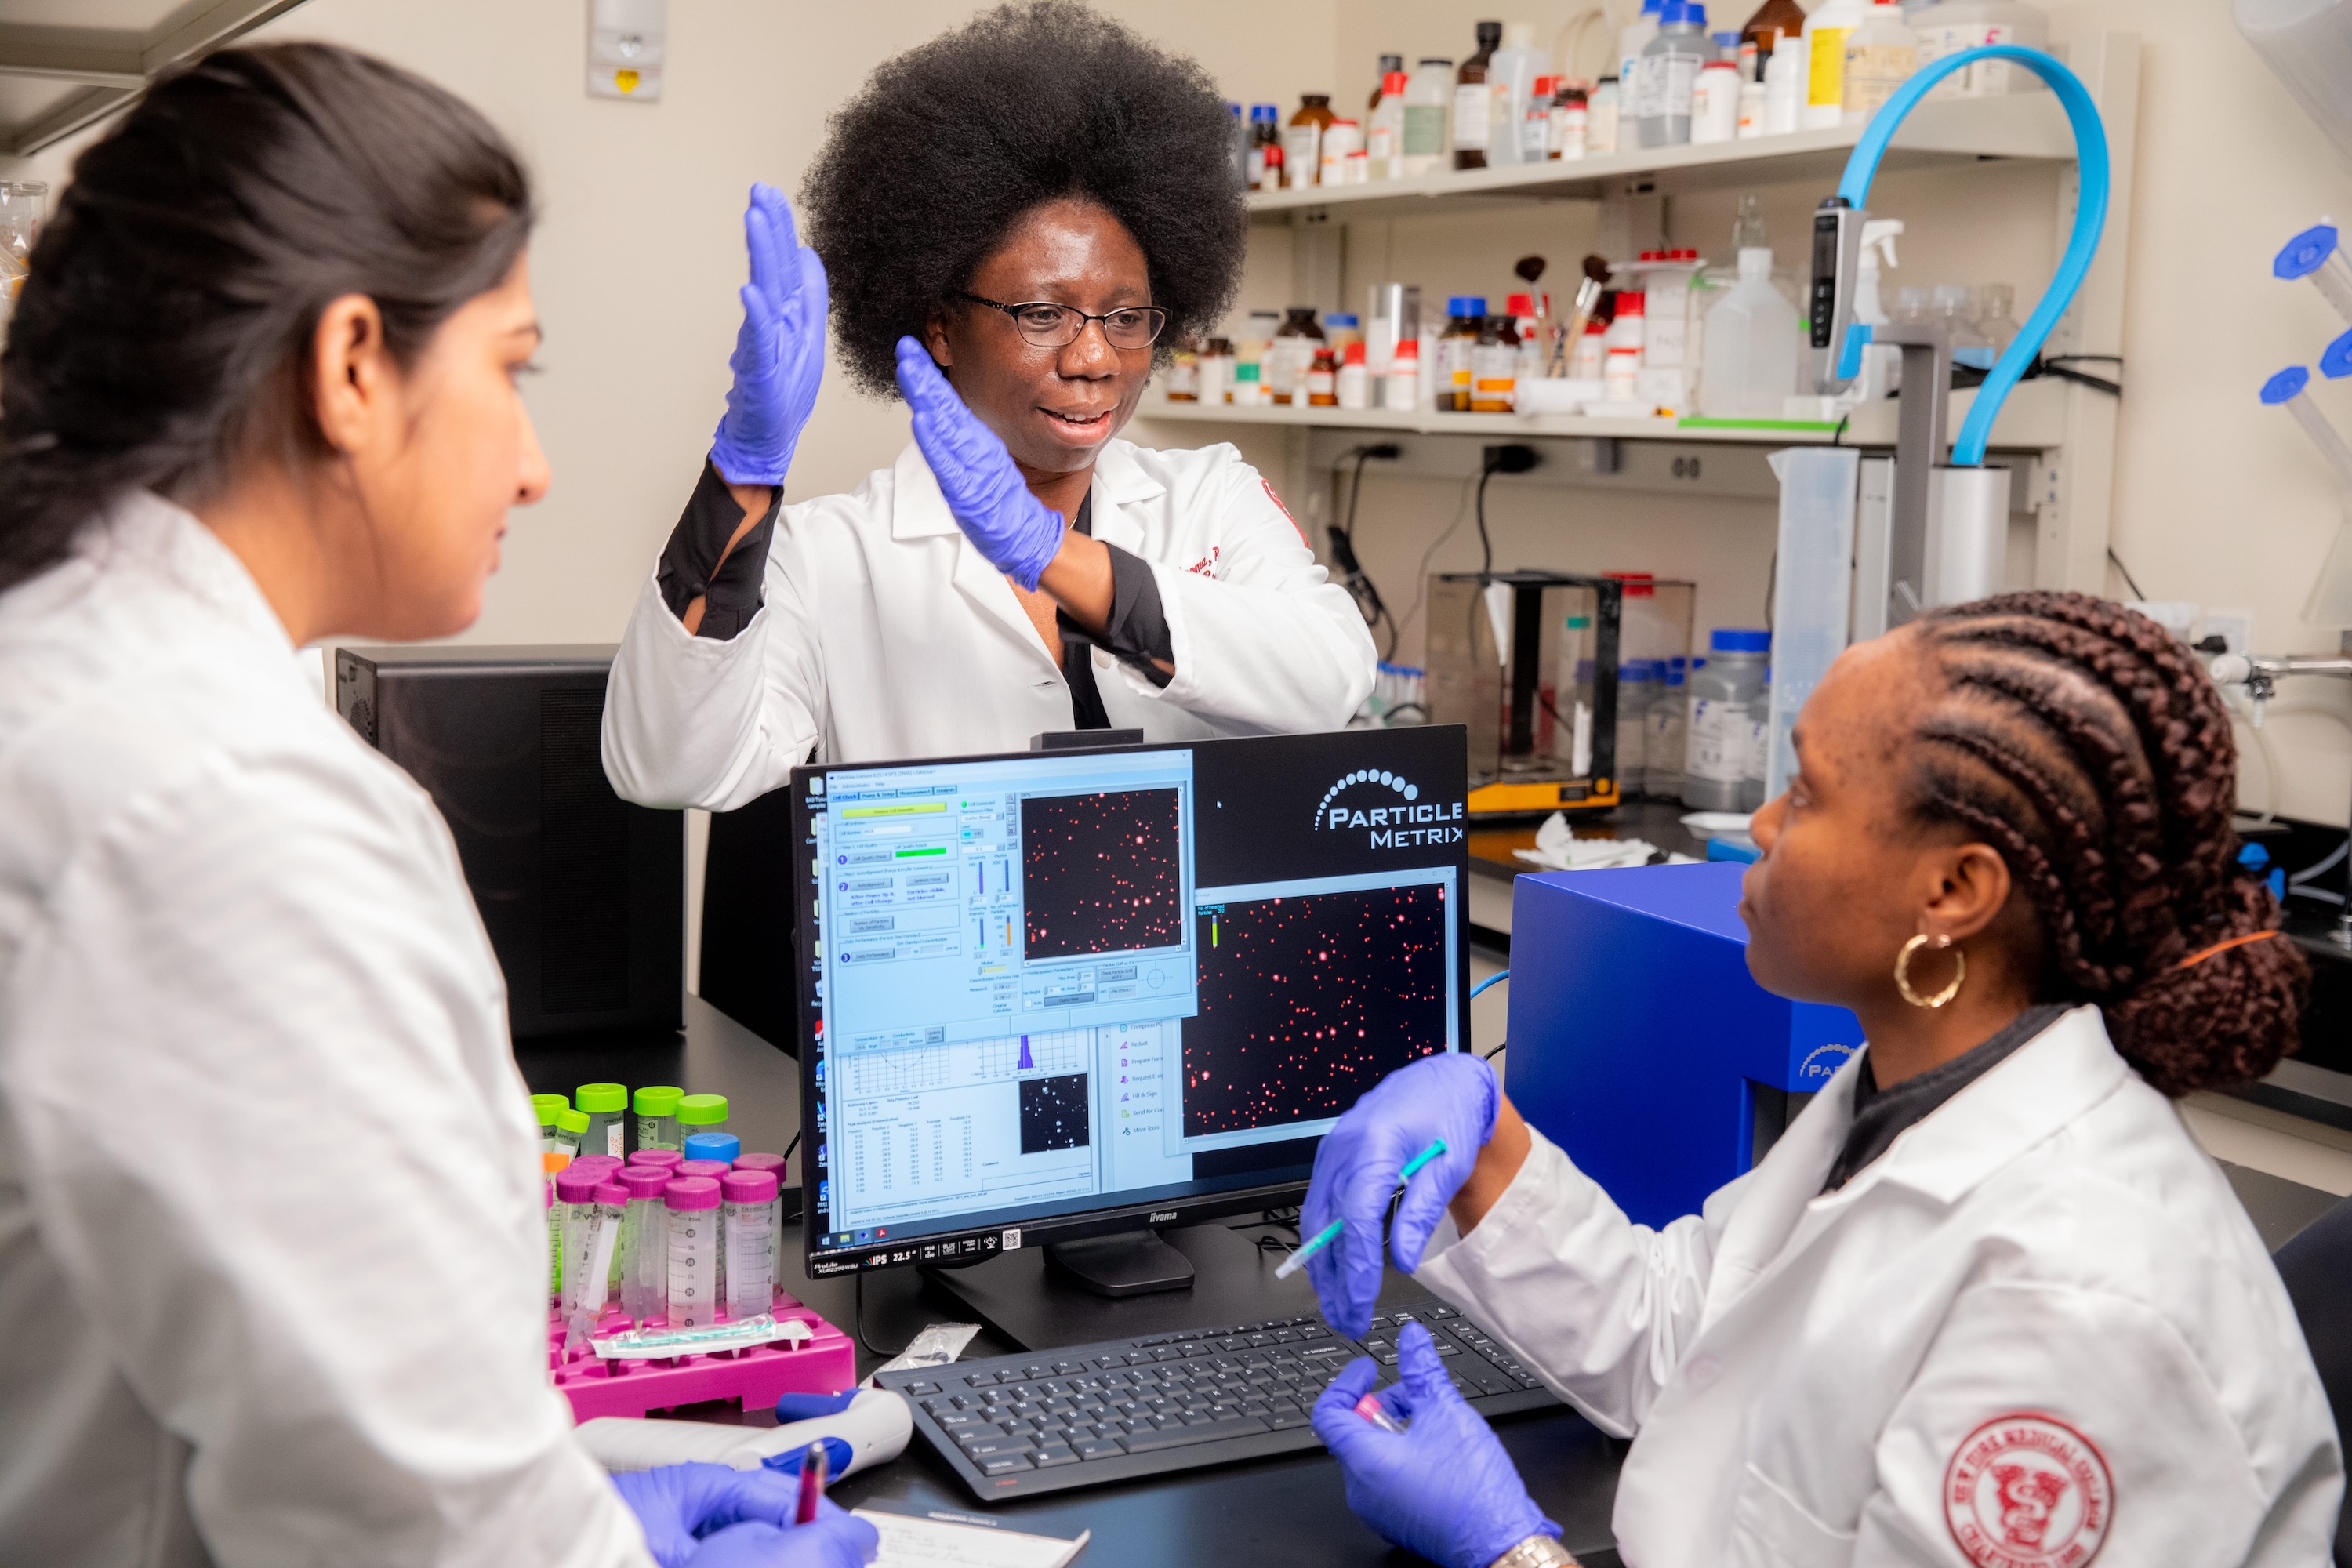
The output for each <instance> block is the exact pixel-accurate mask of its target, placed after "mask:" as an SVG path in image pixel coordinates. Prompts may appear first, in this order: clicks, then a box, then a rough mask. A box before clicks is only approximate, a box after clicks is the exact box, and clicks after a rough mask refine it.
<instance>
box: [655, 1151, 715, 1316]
mask: <svg viewBox="0 0 2352 1568" xmlns="http://www.w3.org/2000/svg"><path fill="white" fill-rule="evenodd" d="M662 1204H663V1206H664V1207H666V1208H667V1210H668V1211H669V1321H670V1323H671V1326H673V1327H675V1328H681V1329H698V1328H701V1327H703V1326H704V1325H706V1324H708V1323H709V1322H711V1321H714V1320H715V1319H717V1317H718V1316H719V1184H718V1183H717V1182H714V1181H712V1180H711V1179H710V1178H709V1177H708V1176H680V1177H678V1178H677V1180H676V1181H674V1182H672V1183H670V1184H669V1185H668V1186H667V1187H666V1188H664V1189H663V1192H662Z"/></svg>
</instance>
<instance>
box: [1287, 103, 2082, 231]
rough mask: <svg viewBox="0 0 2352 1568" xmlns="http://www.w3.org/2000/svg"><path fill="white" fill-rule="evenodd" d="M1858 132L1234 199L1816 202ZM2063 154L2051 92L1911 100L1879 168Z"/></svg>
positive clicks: (1362, 203)
mask: <svg viewBox="0 0 2352 1568" xmlns="http://www.w3.org/2000/svg"><path fill="white" fill-rule="evenodd" d="M1863 129H1864V127H1863V126H1862V125H1860V124H1854V125H1840V126H1837V127H1836V128H1834V129H1832V130H1826V131H1797V132H1790V133H1788V134H1786V135H1780V136H1759V137H1757V138H1755V139H1754V140H1753V141H1748V142H1710V143H1708V144H1706V145H1704V146H1685V147H1650V148H1635V149H1633V150H1632V151H1630V152H1622V153H1611V154H1609V155H1608V156H1606V157H1600V158H1583V159H1579V160H1576V161H1574V162H1559V163H1528V164H1515V165H1510V166H1506V167H1502V168H1494V169H1468V170H1463V171H1460V172H1453V171H1448V172H1445V173H1441V174H1424V175H1422V176H1420V177H1419V178H1416V179H1410V180H1374V181H1371V182H1369V183H1367V184H1360V185H1310V186H1308V187H1307V188H1306V189H1304V190H1296V191H1264V192H1256V193H1253V194H1252V195H1249V196H1247V197H1246V198H1244V199H1245V200H1246V201H1247V203H1248V205H1249V211H1250V218H1251V221H1252V222H1254V223H1258V224H1275V225H1286V224H1323V223H1362V222H1368V221H1374V220H1379V219H1385V218H1399V217H1418V216H1430V215H1432V214H1444V215H1448V216H1452V215H1455V214H1459V213H1462V212H1465V211H1476V210H1481V209H1488V210H1492V209H1498V208H1508V207H1513V206H1523V205H1526V204H1528V203H1529V202H1544V201H1599V200H1601V198H1602V197H1604V196H1622V195H1677V194H1680V193H1684V192H1689V191H1703V190H1715V189H1722V188H1725V187H1728V186H1749V185H1755V184H1759V183H1760V184H1796V183H1804V182H1811V183H1814V184H1820V185H1821V187H1822V191H1823V192H1824V194H1826V193H1827V192H1828V191H1829V190H1830V189H1832V187H1833V186H1835V184H1837V180H1838V176H1839V175H1840V174H1842V173H1843V171H1844V169H1845V163H1846V158H1847V155H1848V154H1849V153H1852V152H1853V145H1854V143H1855V142H1858V141H1860V140H1861V138H1862V132H1863ZM1987 160H2003V161H2010V162H2029V163H2072V162H2073V161H2074V136H2073V133H2072V132H2070V131H2069V129H2068V127H2067V123H2066V115H2065V111H2064V110H2062V109H2061V108H2060V107H2059V105H2058V100H2057V97H2056V95H2055V94H2053V93H2048V92H2030V93H2017V94H2012V95H2011V96H2009V97H2005V98H1979V99H1962V100H1956V101H1952V102H1929V103H1923V104H1921V105H1920V106H1919V107H1918V109H1917V110H1914V111H1913V113H1912V115H1911V117H1910V118H1909V119H1907V120H1906V121H1904V122H1903V128H1902V130H1901V131H1899V132H1896V134H1895V144H1894V146H1893V147H1892V148H1890V149H1889V150H1888V152H1887V154H1886V157H1885V160H1884V161H1883V162H1882V163H1881V164H1880V167H1881V168H1882V169H1883V170H1887V171H1899V170H1906V169H1923V168H1936V167H1942V166H1948V165H1951V164H1959V163H1981V162H1984V161H1987Z"/></svg>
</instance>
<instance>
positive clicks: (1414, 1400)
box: [1315, 1323, 1559, 1568]
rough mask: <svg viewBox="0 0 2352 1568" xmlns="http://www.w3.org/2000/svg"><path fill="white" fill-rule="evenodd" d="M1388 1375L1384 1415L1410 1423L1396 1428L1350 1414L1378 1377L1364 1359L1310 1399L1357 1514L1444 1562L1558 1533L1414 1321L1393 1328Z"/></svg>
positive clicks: (1475, 1567)
mask: <svg viewBox="0 0 2352 1568" xmlns="http://www.w3.org/2000/svg"><path fill="white" fill-rule="evenodd" d="M1397 1373H1398V1375H1399V1376H1400V1377H1401V1378H1402V1380H1403V1381H1402V1382H1401V1383H1399V1384H1396V1385H1395V1386H1394V1387H1392V1388H1389V1389H1385V1390H1383V1391H1382V1392H1381V1396H1380V1400H1381V1407H1382V1408H1383V1409H1385V1410H1386V1411H1387V1412H1388V1413H1389V1415H1391V1417H1393V1418H1395V1419H1397V1420H1400V1421H1409V1422H1410V1423H1411V1425H1410V1426H1407V1427H1406V1428H1405V1430H1404V1431H1403V1432H1402V1434H1399V1433H1395V1432H1383V1431H1381V1429H1380V1428H1379V1427H1377V1426H1373V1425H1372V1424H1371V1423H1370V1422H1369V1421H1367V1420H1365V1419H1364V1418H1363V1417H1362V1416H1360V1415H1357V1414H1356V1402H1357V1401H1358V1400H1360V1399H1361V1398H1363V1396H1364V1394H1366V1393H1367V1392H1368V1391H1370V1388H1371V1386H1372V1384H1373V1383H1374V1382H1375V1381H1377V1379H1378V1377H1379V1375H1380V1368H1379V1366H1377V1365H1376V1364H1374V1363H1373V1362H1372V1361H1371V1359H1370V1357H1368V1356H1367V1357H1359V1358H1358V1359H1357V1360H1355V1361H1353V1362H1351V1363H1349V1366H1348V1369H1347V1370H1346V1371H1345V1372H1343V1373H1340V1374H1339V1376H1338V1377H1336V1378H1334V1379H1332V1380H1331V1385H1330V1386H1329V1387H1328V1388H1326V1389H1325V1390H1324V1391H1323V1396H1322V1397H1321V1398H1319V1399H1318V1400H1317V1401H1316V1402H1315V1435H1316V1436H1318V1437H1320V1438H1322V1439H1323V1446H1324V1447H1327V1448H1328V1449H1330V1450H1331V1457H1332V1458H1335V1459H1337V1460H1339V1471H1340V1474H1342V1475H1343V1476H1345V1477H1346V1478H1347V1481H1348V1506H1349V1508H1350V1509H1352V1510H1355V1514H1356V1517H1357V1518H1358V1519H1360V1520H1362V1521H1364V1522H1365V1523H1366V1524H1369V1525H1370V1526H1371V1527H1372V1528H1373V1529H1374V1530H1375V1531H1379V1532H1380V1535H1381V1539H1382V1540H1384V1541H1386V1542H1390V1543H1391V1545H1395V1546H1402V1547H1403V1548H1404V1549H1405V1550H1406V1551H1408V1552H1419V1553H1421V1554H1422V1555H1423V1557H1426V1558H1428V1559H1429V1560H1430V1561H1431V1562H1433V1563H1442V1564H1444V1568H1486V1565H1487V1564H1488V1563H1492V1562H1494V1561H1495V1559H1496V1558H1497V1557H1500V1556H1501V1555H1502V1554H1503V1553H1504V1552H1508V1551H1509V1550H1510V1549H1511V1548H1512V1547H1514V1546H1517V1544H1518V1543H1519V1542H1522V1541H1525V1540H1526V1539H1527V1538H1528V1536H1530V1535H1558V1534H1559V1525H1557V1524H1554V1523H1553V1522H1552V1521H1550V1520H1549V1519H1546V1518H1545V1517H1544V1513H1543V1510H1541V1509H1539V1508H1538V1507H1537V1506H1536V1505H1535V1500H1534V1499H1532V1498H1530V1497H1528V1489H1527V1484H1526V1483H1525V1482H1524V1481H1522V1480H1520V1479H1519V1473H1518V1471H1517V1469H1516V1468H1513V1467H1512V1464H1511V1457H1510V1456H1509V1455H1508V1454H1506V1453H1505V1452H1503V1445H1502V1443H1501V1441H1500V1440H1499V1439H1497V1438H1496V1436H1495V1431H1494V1428H1493V1427H1491V1426H1487V1425H1486V1422H1485V1420H1483V1419H1482V1418H1481V1417H1480V1416H1479V1415H1478V1413H1477V1412H1476V1411H1475V1410H1473V1409H1471V1408H1470V1406H1469V1405H1465V1404H1464V1403H1463V1401H1462V1396H1461V1395H1460V1394H1456V1393H1455V1392H1454V1384H1453V1383H1452V1382H1451V1381H1450V1380H1449V1379H1448V1378H1447V1377H1446V1375H1445V1363H1444V1362H1443V1361H1440V1360H1439V1359H1438V1355H1437V1347H1436V1346H1435V1345H1433V1344H1432V1343H1431V1342H1430V1338H1429V1331H1428V1330H1427V1329H1426V1328H1424V1327H1423V1326H1422V1325H1421V1324H1419V1323H1407V1324H1406V1325H1405V1326H1404V1330H1403V1331H1402V1332H1401V1333H1400V1334H1398V1335H1397Z"/></svg>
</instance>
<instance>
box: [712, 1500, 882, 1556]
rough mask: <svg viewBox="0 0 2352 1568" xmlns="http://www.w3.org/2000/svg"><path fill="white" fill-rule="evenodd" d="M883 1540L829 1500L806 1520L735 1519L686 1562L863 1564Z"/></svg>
mask: <svg viewBox="0 0 2352 1568" xmlns="http://www.w3.org/2000/svg"><path fill="white" fill-rule="evenodd" d="M881 1544H882V1538H881V1537H880V1536H879V1535H877V1533H875V1530H874V1527H873V1526H872V1525H870V1524H868V1523H866V1521H864V1520H862V1519H860V1518H858V1517H857V1516H856V1514H852V1513H844V1512H843V1511H842V1510H839V1509H837V1508H835V1507H834V1506H833V1505H832V1504H831V1503H825V1504H824V1505H823V1506H822V1507H821V1508H820V1509H819V1510H818V1512H817V1516H816V1517H815V1518H814V1519H813V1520H811V1521H808V1522H807V1523H806V1524H795V1525H790V1526H786V1527H783V1528H779V1527H777V1526H775V1525H772V1524H768V1523H764V1522H762V1521H757V1520H753V1521H748V1522H746V1523H743V1524H730V1525H729V1526H728V1527H727V1528H726V1529H724V1530H722V1531H718V1532H717V1533H715V1534H713V1535H710V1536H709V1537H707V1538H706V1539H705V1540H704V1541H703V1542H702V1543H701V1544H700V1545H699V1546H698V1547H696V1548H695V1551H694V1555H693V1556H691V1557H689V1558H688V1559H687V1560H686V1561H687V1568H862V1565H863V1564H865V1563H871V1562H873V1561H874V1554H875V1552H877V1551H878V1550H879V1549H880V1547H881Z"/></svg>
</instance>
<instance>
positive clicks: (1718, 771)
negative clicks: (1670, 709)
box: [1683, 626, 1772, 811]
mask: <svg viewBox="0 0 2352 1568" xmlns="http://www.w3.org/2000/svg"><path fill="white" fill-rule="evenodd" d="M1771 647H1772V634H1771V633H1769V632H1761V631H1744V630H1738V629H1734V628H1729V627H1721V626H1719V627H1717V629H1716V630H1715V631H1714V632H1713V633H1712V634H1710V635H1709V637H1708V638H1707V656H1706V663H1705V664H1703V665H1701V666H1700V667H1698V668H1696V669H1695V670H1693V671H1692V672H1691V674H1690V678H1689V680H1688V682H1687V683H1686V685H1687V689H1688V691H1689V693H1690V727H1689V754H1688V759H1687V761H1686V762H1685V766H1684V781H1683V804H1684V805H1688V806H1690V807H1692V808H1693V809H1694V810H1697V811H1738V810H1739V809H1740V805H1739V800H1740V784H1741V782H1742V781H1743V780H1745V779H1746V778H1747V776H1748V752H1749V750H1750V748H1751V744H1752V742H1751V739H1750V736H1749V733H1748V725H1749V717H1748V714H1749V709H1750V707H1751V706H1752V704H1753V703H1754V701H1755V699H1756V696H1757V694H1758V693H1759V692H1760V691H1762V690H1763V689H1765V688H1764V666H1765V662H1766V659H1767V658H1769V652H1770V649H1771Z"/></svg>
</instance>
